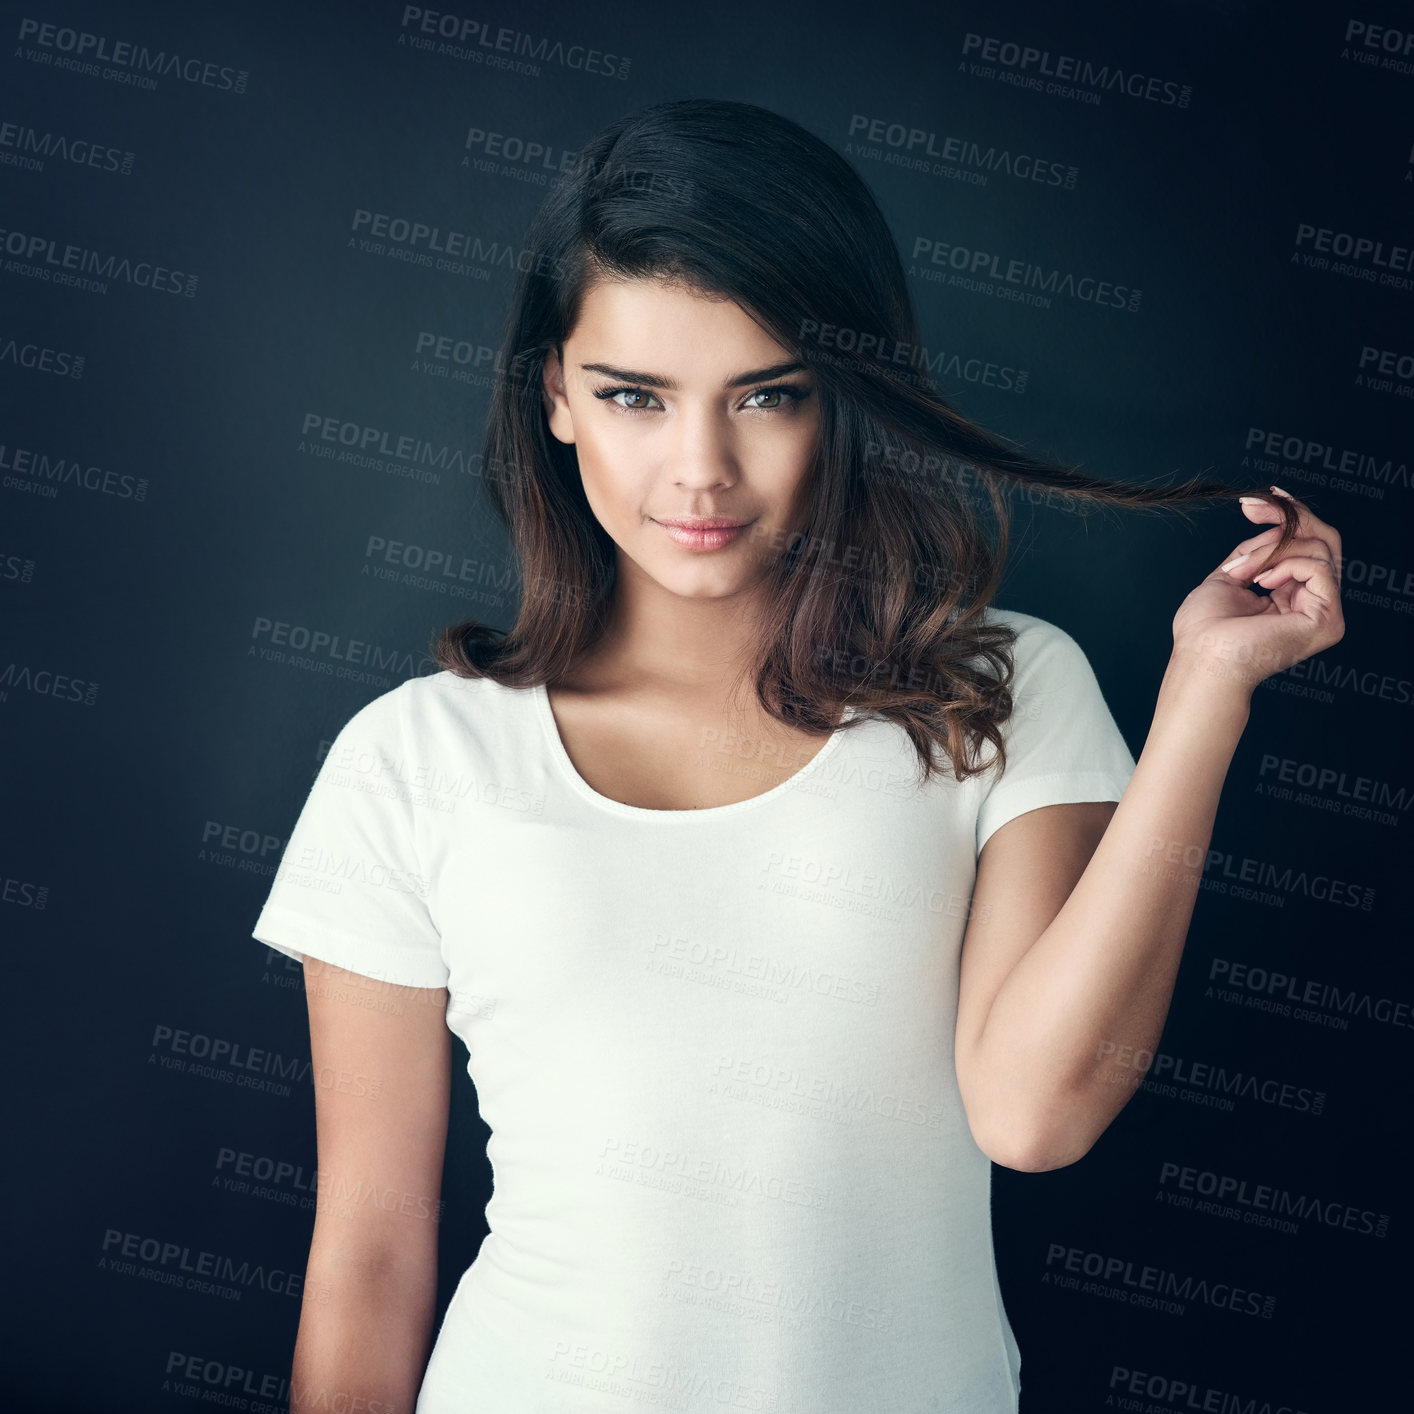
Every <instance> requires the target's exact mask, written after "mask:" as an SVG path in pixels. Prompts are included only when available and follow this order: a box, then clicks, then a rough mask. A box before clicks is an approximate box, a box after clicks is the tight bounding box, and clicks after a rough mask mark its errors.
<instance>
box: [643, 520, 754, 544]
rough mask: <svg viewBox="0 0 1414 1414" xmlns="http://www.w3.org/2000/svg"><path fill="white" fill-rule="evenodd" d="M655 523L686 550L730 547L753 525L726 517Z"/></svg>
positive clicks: (657, 521)
mask: <svg viewBox="0 0 1414 1414" xmlns="http://www.w3.org/2000/svg"><path fill="white" fill-rule="evenodd" d="M653 523H654V525H658V526H661V527H662V528H663V530H664V531H665V532H666V533H667V535H668V538H669V539H670V540H672V541H673V542H674V543H675V544H677V545H681V546H682V547H683V549H684V550H720V549H721V548H722V547H723V546H725V545H730V544H731V543H732V541H733V540H735V539H736V538H737V537H738V536H739V535H741V534H742V532H743V531H745V530H746V528H747V526H748V525H750V524H751V522H750V521H746V522H744V523H736V522H733V521H731V520H729V519H727V518H726V517H724V516H703V517H702V518H701V519H698V520H681V521H673V520H655V521H654V522H653Z"/></svg>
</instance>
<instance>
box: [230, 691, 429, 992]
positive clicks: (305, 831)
mask: <svg viewBox="0 0 1414 1414" xmlns="http://www.w3.org/2000/svg"><path fill="white" fill-rule="evenodd" d="M408 687H409V684H407V683H404V684H403V685H402V686H401V687H398V688H394V689H393V690H392V691H391V692H386V693H384V694H383V695H382V696H381V697H376V698H374V699H373V701H371V702H369V703H368V704H367V705H366V706H364V707H362V708H360V710H359V711H358V712H356V713H355V714H354V716H353V717H352V718H350V720H349V722H348V723H347V724H346V725H345V726H344V727H343V728H342V729H341V730H340V732H339V733H338V735H337V736H336V737H335V738H334V742H333V744H332V745H331V746H330V748H329V753H328V755H327V756H326V757H325V758H324V760H323V762H322V763H321V765H320V767H319V771H318V773H317V775H316V776H315V779H314V784H313V785H312V786H311V787H310V791H309V796H308V798H307V799H306V801H305V803H304V808H303V809H302V810H301V811H300V815H299V818H298V820H297V821H296V822H295V827H294V830H293V832H292V833H291V835H290V839H289V842H288V843H287V844H286V846H285V852H284V855H283V856H282V858H281V860H280V866H279V868H278V870H277V871H276V874H275V878H274V881H273V883H272V884H271V888H270V893H269V895H268V896H267V898H266V900H265V905H264V907H263V908H262V909H261V912H260V916H259V917H258V918H257V919H256V922H255V927H254V929H253V930H252V933H251V936H252V937H254V938H255V939H256V940H257V941H259V942H262V943H266V944H268V945H269V946H270V947H272V948H275V949H277V950H278V951H279V952H282V953H285V954H286V955H287V956H289V957H293V958H300V959H303V958H304V957H306V956H307V957H314V958H318V959H320V960H321V961H323V962H329V963H333V964H334V965H335V966H336V967H343V968H346V969H348V970H349V971H350V972H359V973H362V974H364V975H365V976H368V977H376V978H378V979H380V980H381V981H384V982H390V983H394V984H396V985H399V986H406V987H441V986H445V985H446V983H447V980H448V978H449V977H450V975H451V974H450V972H449V971H448V969H447V966H446V964H445V963H444V961H443V958H442V950H441V942H442V940H441V935H440V933H439V931H438V929H437V927H436V925H435V924H434V922H433V919H432V915H431V912H430V911H429V907H428V896H429V881H428V879H427V877H426V875H425V874H424V872H423V869H422V864H421V861H420V859H419V857H418V848H417V835H416V828H415V827H416V823H417V821H416V818H415V812H416V811H417V810H418V809H419V807H418V806H417V805H416V804H415V803H414V796H413V792H412V791H411V790H410V789H409V787H408V778H409V775H410V771H409V767H408V755H407V742H406V735H405V725H404V723H405V712H406V708H407V697H406V690H407V688H408Z"/></svg>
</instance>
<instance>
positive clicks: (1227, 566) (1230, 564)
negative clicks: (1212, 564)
mask: <svg viewBox="0 0 1414 1414" xmlns="http://www.w3.org/2000/svg"><path fill="white" fill-rule="evenodd" d="M1251 558H1252V552H1251V550H1249V551H1248V552H1247V553H1246V554H1245V555H1239V556H1238V557H1237V558H1236V559H1235V560H1229V561H1228V562H1227V564H1225V565H1219V566H1218V568H1219V569H1220V570H1223V571H1224V572H1226V571H1227V570H1230V569H1231V568H1232V567H1233V566H1234V565H1240V564H1241V563H1242V562H1243V560H1250V559H1251Z"/></svg>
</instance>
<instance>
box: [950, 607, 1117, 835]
mask: <svg viewBox="0 0 1414 1414" xmlns="http://www.w3.org/2000/svg"><path fill="white" fill-rule="evenodd" d="M1013 626H1014V627H1015V628H1016V630H1017V639H1016V643H1015V645H1014V646H1013V648H1012V654H1013V657H1014V660H1015V663H1016V671H1015V674H1014V676H1013V678H1012V682H1011V692H1012V698H1013V704H1014V705H1013V711H1012V715H1011V717H1010V718H1009V719H1008V720H1007V722H1005V723H1004V724H1003V726H1002V732H1003V738H1004V740H1005V741H1006V746H1007V753H1006V757H1007V759H1006V770H1005V771H1003V772H1002V773H1001V774H1000V775H998V774H997V773H996V770H995V768H993V769H991V770H989V771H988V772H986V773H985V776H984V779H985V780H987V781H988V782H990V784H989V785H988V787H987V789H986V792H985V794H984V795H983V797H982V800H981V803H980V805H979V807H978V812H977V853H978V854H979V855H980V854H981V853H982V846H983V845H985V844H986V843H987V840H988V838H989V837H990V836H991V835H992V833H993V832H994V831H996V830H997V829H999V828H1000V827H1001V826H1002V825H1005V824H1006V823H1007V821H1008V820H1014V819H1015V818H1016V817H1017V816H1018V815H1024V814H1025V813H1026V812H1027V811H1028V810H1036V809H1038V808H1039V807H1041V806H1043V805H1070V804H1074V803H1076V802H1078V801H1084V800H1118V799H1119V798H1120V797H1121V796H1122V795H1123V794H1124V788H1125V786H1126V785H1127V784H1128V783H1129V778H1130V776H1131V775H1133V774H1134V767H1135V764H1136V763H1135V760H1134V757H1133V756H1132V755H1131V753H1130V750H1129V747H1128V746H1127V745H1126V744H1125V740H1124V736H1123V735H1122V733H1121V732H1120V729H1119V726H1118V724H1117V723H1116V722H1115V719H1114V717H1113V715H1112V714H1111V712H1110V709H1109V705H1108V704H1107V703H1106V701H1105V698H1104V694H1103V692H1102V691H1101V690H1100V684H1099V681H1098V680H1097V679H1096V677H1095V672H1094V669H1093V668H1091V666H1090V661H1089V659H1088V658H1086V656H1085V652H1084V650H1083V649H1082V648H1081V647H1080V645H1079V644H1078V643H1077V642H1076V641H1075V640H1074V639H1073V638H1072V637H1071V636H1070V635H1069V634H1068V633H1066V632H1065V630H1064V629H1061V628H1058V627H1057V626H1056V625H1055V624H1052V623H1048V622H1046V621H1045V620H1044V619H1038V618H1034V617H1032V616H1031V615H1021V614H1016V615H1014V616H1013Z"/></svg>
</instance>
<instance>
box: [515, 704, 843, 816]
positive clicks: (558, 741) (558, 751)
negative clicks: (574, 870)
mask: <svg viewBox="0 0 1414 1414" xmlns="http://www.w3.org/2000/svg"><path fill="white" fill-rule="evenodd" d="M531 694H532V696H533V698H534V703H535V712H536V716H537V717H539V719H540V725H541V727H542V728H543V730H544V732H545V736H546V740H547V745H548V746H549V748H550V755H551V757H552V758H553V759H554V761H555V764H556V765H557V766H558V768H559V771H560V774H561V775H562V776H563V777H564V778H565V780H566V781H567V782H568V783H569V784H570V786H571V787H572V788H573V789H574V791H575V792H576V793H577V794H578V795H580V796H582V797H583V798H584V799H585V800H587V801H589V802H590V803H591V804H593V805H597V806H599V807H600V808H601V809H604V810H608V811H610V812H611V813H613V814H615V815H622V816H624V817H625V818H628V819H634V820H642V819H648V820H704V819H706V820H720V819H722V818H723V817H725V816H727V815H735V814H739V813H740V812H742V811H743V810H750V809H752V808H753V807H755V806H758V805H764V804H765V803H766V802H767V801H769V800H775V799H778V798H779V797H781V796H784V795H789V794H790V793H791V792H792V791H793V790H794V789H795V787H796V786H798V785H799V784H800V782H801V781H803V780H805V779H806V778H807V777H809V776H811V775H813V774H814V773H815V772H816V771H817V770H818V768H819V767H820V766H821V764H822V763H823V762H824V761H825V760H826V758H827V757H829V756H832V755H834V753H835V751H836V750H837V749H838V748H839V744H840V740H841V738H842V737H843V736H844V729H845V723H847V722H849V721H851V720H852V719H853V718H854V717H855V716H856V715H858V713H857V709H856V708H855V707H853V706H847V707H846V708H845V709H844V715H843V717H842V719H841V721H840V725H839V726H837V727H836V728H835V729H834V731H833V732H831V734H830V737H829V740H827V741H826V742H825V744H824V745H823V746H822V747H821V748H820V749H819V751H817V752H816V753H815V755H814V756H812V757H811V758H810V760H809V761H807V762H806V763H805V765H803V766H802V767H801V768H800V770H798V771H797V772H795V774H794V775H791V776H787V777H786V779H785V780H783V781H781V782H780V783H779V784H778V785H774V786H772V787H771V788H770V790H765V791H762V792H761V794H760V795H753V796H748V797H747V798H746V799H745V800H735V801H732V802H731V803H730V804H728V805H707V806H703V808H702V809H701V810H653V809H651V808H650V807H648V806H646V805H628V804H625V803H624V802H623V801H622V800H614V799H612V798H611V797H609V796H607V795H601V794H600V793H599V792H598V791H597V790H595V789H594V787H593V786H591V785H590V784H589V782H588V781H586V780H585V779H584V777H583V776H581V775H580V774H579V771H578V770H577V769H576V767H575V764H574V762H573V761H571V760H570V754H569V752H568V751H566V750H565V743H564V741H563V740H562V738H561V737H560V727H559V723H557V722H556V721H555V713H554V709H553V708H552V707H551V706H550V688H549V684H548V683H539V684H537V685H536V686H535V687H534V688H532V689H531Z"/></svg>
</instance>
